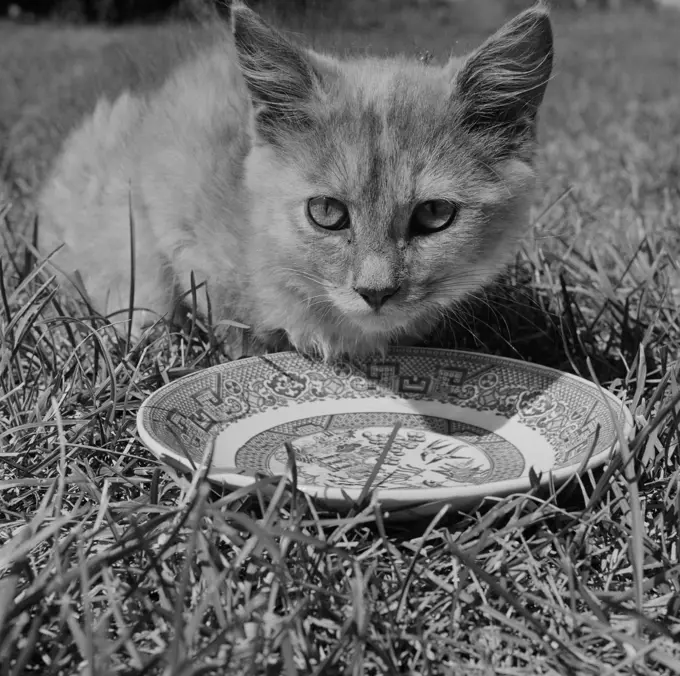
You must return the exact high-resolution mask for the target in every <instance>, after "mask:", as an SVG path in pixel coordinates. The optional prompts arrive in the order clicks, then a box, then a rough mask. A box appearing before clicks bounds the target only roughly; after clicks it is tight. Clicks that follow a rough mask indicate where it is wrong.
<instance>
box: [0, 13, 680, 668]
mask: <svg viewBox="0 0 680 676" xmlns="http://www.w3.org/2000/svg"><path fill="white" fill-rule="evenodd" d="M421 4H422V3H421ZM435 4H437V3H435ZM414 5H415V3H414ZM437 6H438V7H439V9H436V10H432V11H431V12H423V11H422V9H421V10H420V11H418V10H417V9H408V8H406V9H402V11H400V12H398V13H394V14H390V15H388V16H387V17H384V18H383V19H381V20H380V21H377V20H373V21H372V20H370V19H369V18H363V19H362V20H361V21H358V20H355V21H354V22H353V24H352V25H349V26H348V27H347V28H346V29H344V30H339V29H338V28H337V27H329V26H328V24H326V25H321V26H317V27H316V28H315V30H314V32H313V34H312V35H311V40H312V42H313V43H315V44H318V45H320V46H324V47H326V48H331V47H337V48H341V49H345V48H350V49H351V48H358V49H361V50H366V49H367V50H368V51H371V52H374V53H378V54H379V53H383V52H385V51H386V50H397V49H401V50H404V51H407V52H409V53H419V52H420V51H421V50H425V49H427V50H429V51H430V52H432V53H433V54H434V55H435V56H436V57H442V56H445V54H446V53H447V52H448V51H449V49H451V48H452V47H454V48H458V49H462V48H464V47H465V46H468V45H469V44H474V42H476V41H477V39H478V38H479V35H481V34H483V33H484V32H485V31H486V30H488V29H489V28H490V26H487V25H481V24H480V23H476V24H475V25H474V26H468V25H465V26H463V25H462V24H459V23H458V22H456V21H453V20H452V21H449V22H447V20H446V18H447V15H445V14H444V11H445V10H444V9H443V6H444V3H438V4H437ZM554 26H555V33H556V52H557V62H556V68H555V74H554V80H553V82H552V83H551V85H550V87H549V93H548V97H547V101H546V105H545V108H544V110H543V116H542V123H541V127H542V128H541V141H542V145H543V148H542V151H541V159H542V162H543V164H544V186H543V189H542V190H541V191H540V192H539V193H538V194H537V197H536V204H535V209H534V228H533V236H532V238H531V239H530V240H529V241H527V242H526V245H525V247H524V249H523V251H522V252H521V253H520V255H519V256H518V259H517V263H516V265H515V266H513V268H512V269H511V270H510V271H509V273H508V275H507V277H506V278H504V279H503V280H502V281H501V282H499V284H498V285H497V286H496V287H495V288H494V289H492V290H490V291H489V292H488V293H487V294H485V295H484V297H483V298H480V299H477V300H476V301H475V302H472V303H470V304H469V305H468V306H466V308H464V310H465V311H464V312H463V313H462V314H461V316H460V321H459V325H458V326H454V327H450V328H449V330H447V331H444V332H441V333H440V334H438V335H437V336H435V337H434V338H433V344H437V345H446V346H450V347H468V348H474V349H479V350H484V351H491V352H495V353H498V354H503V355H506V356H511V357H516V358H521V359H530V360H533V361H535V362H538V363H543V364H546V365H550V366H556V367H558V368H562V369H564V370H567V371H570V372H576V373H580V374H581V375H583V376H585V377H588V378H591V379H593V378H595V379H597V380H598V381H599V382H601V384H602V385H604V386H605V387H607V388H608V389H610V390H611V391H613V392H615V393H616V394H617V395H618V396H620V397H621V398H623V399H625V401H626V403H627V404H628V405H629V407H630V409H631V411H632V412H633V414H634V417H635V423H636V434H635V436H634V438H633V439H632V440H631V441H630V443H627V444H624V446H623V448H622V453H621V455H620V456H619V457H618V458H617V459H616V460H615V461H614V462H612V463H611V465H609V466H608V467H607V468H605V469H604V470H602V471H598V472H595V473H588V474H585V475H583V476H581V477H580V478H579V479H578V480H575V481H574V482H573V483H572V484H570V485H568V486H567V487H566V488H565V489H564V490H562V491H561V492H560V493H559V494H557V495H555V494H551V493H549V492H545V491H535V492H533V493H532V494H530V495H516V496H510V497H508V498H506V499H503V500H500V501H493V500H490V501H488V503H487V504H486V505H484V506H483V507H482V508H480V509H479V510H477V511H473V512H470V513H466V514H455V515H446V516H442V517H441V518H440V517H437V518H435V519H434V520H432V521H429V522H423V523H416V524H408V525H405V526H404V525H401V526H400V525H399V524H392V523H390V522H389V521H385V519H383V517H382V516H381V513H380V512H379V511H378V510H377V509H375V508H374V506H372V505H369V506H367V507H366V509H364V510H363V511H361V512H359V513H356V514H353V515H351V516H349V517H343V518H339V517H337V516H335V515H332V514H319V513H317V511H316V510H315V509H314V506H313V505H312V504H309V503H308V502H307V501H305V499H304V498H303V497H301V496H299V495H298V496H294V495H292V493H291V490H290V488H289V487H288V486H286V485H285V484H284V483H280V484H279V485H278V490H277V491H276V493H275V495H274V497H273V498H272V499H266V498H264V497H262V495H260V494H258V492H257V490H256V489H248V490H246V489H242V490H240V491H236V492H232V493H227V492H219V491H217V490H215V489H214V487H211V486H210V485H208V484H207V483H206V482H205V481H204V479H203V477H202V476H199V475H197V476H196V477H194V478H193V479H192V478H191V477H187V476H183V475H181V474H178V473H176V472H175V471H174V470H173V469H171V468H168V467H165V466H160V465H159V464H158V462H157V461H156V460H155V459H154V458H153V457H152V456H151V455H150V453H148V452H147V451H146V450H145V449H144V448H143V446H142V445H141V443H140V441H139V438H138V436H137V434H136V430H135V413H136V411H137V409H138V407H139V404H140V403H141V401H142V400H143V399H144V398H145V396H147V395H148V394H149V393H151V392H152V391H154V390H155V389H157V388H158V387H159V386H161V385H162V384H164V383H165V382H168V381H170V380H172V379H174V378H177V377H178V376H180V375H182V374H184V373H189V372H192V371H194V370H196V369H198V368H201V367H204V366H208V365H211V364H214V363H217V362H218V361H219V360H220V359H222V357H221V356H220V355H219V353H218V352H217V351H216V350H215V349H214V347H212V346H211V344H210V341H208V340H207V339H206V337H205V335H203V334H202V333H200V332H193V333H190V334H186V333H185V334H180V333H177V334H172V335H170V334H167V333H164V334H163V335H156V336H154V337H153V338H152V339H149V340H147V341H145V342H143V343H142V344H140V345H138V346H134V347H132V348H131V349H129V348H128V346H126V345H125V344H124V341H122V342H121V341H118V342H116V341H115V339H114V337H113V334H112V333H111V331H110V329H108V328H107V327H106V325H105V322H103V321H102V320H100V319H97V318H91V317H88V316H87V315H86V314H84V313H83V311H82V308H79V307H77V306H76V305H75V304H74V302H73V301H72V300H71V299H68V298H64V297H61V296H60V295H58V294H57V293H56V289H55V286H54V283H53V281H52V280H51V279H50V277H49V275H48V274H47V273H46V271H45V270H44V269H43V268H40V267H38V268H33V270H32V271H31V269H30V268H29V265H28V262H30V261H28V260H27V258H26V256H25V255H24V253H23V248H22V247H21V245H20V242H21V239H20V236H19V235H20V232H24V233H30V228H28V227H26V226H25V225H24V224H22V223H21V211H22V209H21V204H22V202H23V200H24V199H25V198H27V197H30V194H31V192H32V191H33V190H34V188H35V184H36V181H37V179H38V177H39V174H40V171H41V166H42V164H44V162H45V161H46V160H45V158H46V157H47V155H48V154H49V152H51V147H52V145H53V144H54V138H53V137H52V136H51V135H50V134H49V133H47V132H44V133H43V135H41V132H40V129H41V127H40V125H41V121H43V120H44V119H45V118H47V117H49V116H50V115H59V114H60V111H59V110H56V109H54V108H51V107H50V105H51V103H53V102H54V101H55V100H64V99H63V97H64V93H63V92H64V91H65V87H66V86H67V83H68V82H69V81H70V79H71V77H72V75H73V72H74V70H73V69H78V68H84V67H85V65H86V64H87V65H91V64H92V62H93V61H95V60H96V58H97V55H98V54H99V50H100V48H101V46H102V45H103V44H105V43H108V42H109V41H111V40H117V39H120V40H124V41H125V40H131V39H132V38H130V35H131V34H130V33H129V32H128V33H122V34H121V33H110V34H103V33H102V32H101V31H99V30H98V29H83V30H78V31H76V30H75V29H69V28H55V27H22V28H20V29H19V28H17V27H15V26H11V25H9V24H4V25H3V24H0V63H2V64H3V67H2V68H0V148H1V147H2V145H4V146H5V151H6V152H7V154H8V155H10V156H11V160H12V162H11V165H10V166H9V167H8V168H7V173H6V175H5V178H6V182H5V191H4V200H5V206H3V207H2V210H1V211H0V217H2V218H3V219H4V222H3V224H2V226H1V227H2V235H3V240H2V241H3V242H4V244H3V245H2V246H3V247H4V249H3V251H2V252H1V255H0V262H2V266H3V267H2V277H1V279H2V284H1V285H0V525H1V530H0V676H4V675H8V676H9V675H12V676H18V675H19V674H23V673H26V674H41V675H45V676H47V675H51V674H75V673H83V674H92V675H93V676H94V675H96V676H99V675H108V674H155V673H163V674H167V675H170V674H172V675H173V676H180V675H182V676H184V675H189V674H220V675H222V674H264V673H267V674H287V675H288V674H356V675H359V674H414V675H415V674H455V675H457V674H464V675H466V676H467V675H471V676H474V675H477V674H479V675H482V674H484V675H490V674H578V675H581V674H597V675H598V676H599V675H602V676H604V675H605V674H607V675H612V676H613V675H614V674H629V673H634V674H650V675H651V674H654V675H659V674H675V673H680V646H679V645H678V642H677V637H678V636H679V634H678V632H679V631H680V559H679V556H680V552H679V545H680V533H679V529H678V525H679V523H680V492H679V491H678V476H679V475H680V460H679V459H678V441H679V440H680V435H679V433H678V414H679V410H678V405H677V404H678V400H679V396H678V390H679V389H680V381H679V378H678V373H679V371H678V367H679V365H680V356H679V353H680V349H679V347H680V257H679V254H680V223H679V218H680V217H679V214H680V114H679V113H678V111H680V88H679V87H678V82H679V73H680V50H678V47H677V36H678V35H680V12H674V11H672V10H668V11H664V12H649V11H644V10H637V11H632V10H626V11H621V12H612V13H595V12H592V11H587V12H582V13H578V14H568V13H558V14H556V15H555V16H554ZM138 30H139V31H140V32H139V33H135V36H136V38H135V39H138V38H139V36H140V35H141V36H142V37H144V34H145V31H147V32H148V31H151V30H152V29H138ZM28 51H30V52H31V58H30V61H29V60H26V58H27V57H26V53H27V52H28ZM22 59H23V60H24V61H22ZM10 62H12V63H14V64H16V63H18V62H21V64H23V65H18V66H17V65H14V66H9V65H8V64H10ZM24 62H25V63H24ZM46 72H49V73H53V74H54V75H53V76H50V77H46V75H45V73H46ZM55 97H56V98H55ZM60 97H61V98H60ZM0 195H2V193H0ZM0 199H2V197H1V196H0ZM10 199H11V200H12V203H13V206H12V207H11V209H10Z"/></svg>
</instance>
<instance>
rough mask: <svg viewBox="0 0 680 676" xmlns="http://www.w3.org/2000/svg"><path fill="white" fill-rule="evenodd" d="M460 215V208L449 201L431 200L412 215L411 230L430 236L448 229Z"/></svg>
mask: <svg viewBox="0 0 680 676" xmlns="http://www.w3.org/2000/svg"><path fill="white" fill-rule="evenodd" d="M457 215H458V206H457V205H456V204H454V203H453V202H449V201H448V200H429V201H428V202H422V203H421V204H419V205H418V206H417V207H416V208H415V209H414V210H413V213H412V214H411V230H412V231H413V233H414V234H416V235H429V234H431V233H433V232H439V231H440V230H444V229H445V228H448V227H449V226H450V225H451V223H453V221H454V220H455V219H456V216H457Z"/></svg>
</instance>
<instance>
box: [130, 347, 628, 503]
mask: <svg viewBox="0 0 680 676" xmlns="http://www.w3.org/2000/svg"><path fill="white" fill-rule="evenodd" d="M423 373H425V374H427V375H423ZM236 376H238V378H239V379H237V377H236ZM376 395H379V396H382V397H388V398H398V399H399V398H401V399H403V398H408V399H430V400H439V401H446V402H450V403H455V404H456V405H459V406H467V407H471V408H474V409H477V410H488V411H494V412H497V413H500V414H502V415H506V416H507V417H511V416H517V417H519V419H520V420H521V422H522V423H523V424H524V425H526V426H528V427H530V428H532V429H535V430H538V431H540V432H541V434H543V435H544V436H545V437H546V438H547V439H549V440H550V442H551V443H552V445H553V447H554V448H555V449H558V450H559V453H558V456H557V462H556V465H555V468H554V470H553V471H552V472H551V475H552V480H553V481H555V482H559V481H561V480H564V479H566V478H568V477H569V476H571V475H572V474H573V473H575V472H576V471H578V469H579V466H580V465H582V464H584V463H585V464H586V465H587V467H588V468H592V467H594V466H596V465H599V464H601V463H602V462H605V461H606V459H607V457H608V456H609V454H610V452H611V451H612V449H613V447H615V446H616V440H617V430H616V428H617V426H618V427H619V429H621V430H622V431H623V433H624V434H625V435H630V433H631V431H632V416H631V415H630V412H629V411H628V409H627V408H626V407H625V406H624V405H623V404H622V402H621V401H619V400H618V399H617V398H616V397H615V396H614V395H613V394H611V393H609V392H607V391H606V390H603V389H601V388H599V387H598V386H597V385H595V384H594V383H590V382H588V381H586V380H584V379H582V378H580V377H578V376H575V375H572V374H567V373H562V372H560V371H557V370H555V369H551V368H549V367H544V366H539V365H536V364H531V363H528V362H522V361H518V360H514V359H510V358H507V357H496V356H493V355H486V354H481V353H476V352H467V351H460V350H440V349H436V348H424V349H421V348H406V347H403V348H393V349H391V350H390V351H389V352H388V355H387V356H386V357H385V358H384V359H380V360H377V359H374V360H366V361H358V362H355V363H349V362H339V363H337V364H335V365H332V366H326V365H324V364H322V363H319V362H317V361H315V360H312V359H310V358H308V357H305V356H303V355H300V354H297V353H293V352H282V353H275V354H271V355H266V356H264V357H252V358H249V359H243V360H239V361H236V362H229V363H226V364H220V365H218V366H214V367H211V368H208V369H204V370H202V371H200V372H198V373H195V374H191V375H189V376H185V377H184V378H181V379H179V380H177V381H174V382H172V383H169V384H168V385H165V386H164V387H162V388H160V389H159V390H157V391H156V392H154V393H153V394H152V395H150V396H149V397H148V398H147V399H146V400H145V401H144V402H143V404H142V406H141V407H140V409H139V412H138V415H137V425H138V430H139V433H140V437H141V438H142V441H143V442H144V443H145V445H147V446H148V447H149V449H150V450H151V451H152V452H154V453H155V454H156V455H158V456H159V457H162V458H164V459H168V458H170V459H173V460H174V461H176V462H179V464H180V465H181V466H183V467H185V468H188V469H191V467H192V463H193V464H194V465H197V464H200V462H201V458H202V457H203V455H204V453H205V449H206V447H207V446H208V442H209V440H210V439H212V438H214V437H215V435H216V434H218V433H219V431H221V430H222V429H224V428H226V427H228V426H229V425H230V424H231V423H233V422H234V421H236V420H239V419H243V418H244V417H247V416H250V415H252V414H253V413H261V412H265V411H267V410H270V409H277V408H281V407H285V406H290V405H292V404H294V403H299V402H303V401H313V400H320V399H324V398H330V399H336V398H347V397H349V398H355V399H361V398H364V397H375V396H376ZM574 398H576V399H577V400H578V399H581V400H584V401H586V402H588V403H587V404H583V402H582V403H581V405H580V406H579V405H575V403H576V404H578V401H576V402H574ZM565 399H566V400H567V401H566V402H565ZM211 478H213V479H215V480H217V481H221V482H224V483H226V484H228V485H231V486H243V485H247V484H249V483H252V482H253V481H254V480H255V478H254V477H253V476H252V473H249V472H247V471H243V470H236V469H235V468H218V469H214V470H211ZM546 480H547V477H546ZM302 488H303V489H305V488H306V487H304V486H303V487H302ZM308 488H309V489H310V490H309V492H310V493H312V494H316V495H319V494H320V493H323V496H324V497H327V498H329V499H332V500H340V502H345V497H343V495H342V494H343V492H344V493H346V494H349V497H352V495H351V493H352V491H347V489H344V491H340V490H339V489H333V488H324V489H319V488H318V487H311V486H310V487H308ZM528 488H529V484H528V480H527V479H526V478H523V479H517V480H512V481H501V482H495V483H492V484H483V485H482V486H479V487H463V488H460V487H457V488H451V489H448V488H447V489H384V490H381V496H384V497H385V498H386V499H388V498H390V497H391V498H392V499H395V500H397V501H403V500H407V501H408V502H411V501H423V500H430V499H432V500H440V499H448V498H455V497H456V496H459V497H464V496H465V495H467V494H468V493H469V492H470V491H471V490H475V489H476V491H477V492H480V489H481V491H482V492H483V493H484V494H493V493H495V492H498V493H499V494H500V493H505V492H507V490H511V491H512V492H514V491H521V490H526V489H528ZM442 492H443V493H442ZM452 493H455V495H452ZM388 494H392V495H391V496H390V495H388ZM406 494H407V495H406ZM440 494H441V495H440ZM329 496H330V497H329Z"/></svg>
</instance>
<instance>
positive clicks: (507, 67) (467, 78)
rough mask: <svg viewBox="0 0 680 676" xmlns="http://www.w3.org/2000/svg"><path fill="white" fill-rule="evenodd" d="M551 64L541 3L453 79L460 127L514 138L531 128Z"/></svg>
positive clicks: (507, 27)
mask: <svg viewBox="0 0 680 676" xmlns="http://www.w3.org/2000/svg"><path fill="white" fill-rule="evenodd" d="M552 62H553V35H552V28H551V25H550V18H549V16H548V11H547V9H546V8H545V7H544V6H543V4H542V3H540V2H539V3H538V4H537V5H535V6H533V7H531V8H530V9H527V10H525V11H524V12H522V13H521V14H519V15H518V16H516V17H515V18H514V19H512V20H511V21H509V22H508V23H507V24H505V26H503V27H502V28H501V29H500V30H499V31H498V32H497V33H496V34H495V35H492V36H491V37H490V38H489V39H488V40H487V41H486V42H484V43H483V44H482V45H481V47H479V48H478V49H476V50H475V51H474V52H472V54H471V55H470V56H469V57H468V58H467V59H466V60H465V62H464V63H463V65H462V66H461V68H460V69H459V70H458V71H457V72H456V73H455V75H454V86H455V97H456V100H457V101H458V103H459V105H461V107H462V109H461V112H462V123H463V125H464V126H467V127H469V128H472V129H473V130H476V131H482V132H483V131H491V130H493V131H494V132H496V133H498V132H501V133H504V134H505V135H508V134H510V135H513V134H516V133H521V132H523V131H526V130H527V129H528V128H530V129H532V128H533V126H534V122H535V118H536V113H537V112H538V109H539V107H540V105H541V102H542V101H543V95H544V94H545V90H546V86H547V84H548V80H549V79H550V73H551V70H552Z"/></svg>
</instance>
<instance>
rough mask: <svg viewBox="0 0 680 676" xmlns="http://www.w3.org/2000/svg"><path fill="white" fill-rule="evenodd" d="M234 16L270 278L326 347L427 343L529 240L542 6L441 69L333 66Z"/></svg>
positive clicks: (542, 72)
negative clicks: (302, 307)
mask: <svg viewBox="0 0 680 676" xmlns="http://www.w3.org/2000/svg"><path fill="white" fill-rule="evenodd" d="M232 12H233V19H232V24H233V29H234V36H235V43H236V48H237V51H238V54H239V59H240V65H241V70H242V72H243V75H244V78H245V81H246V84H247V86H248V89H249V91H250V94H251V97H252V101H253V130H254V131H253V138H254V142H253V148H252V150H251V153H250V156H249V158H248V161H247V164H246V181H247V183H248V187H249V189H250V192H251V198H252V208H253V213H254V218H253V227H254V228H256V229H257V228H258V224H260V226H259V229H258V231H257V232H256V233H253V234H254V236H255V237H256V238H257V244H256V246H257V247H258V248H259V253H260V259H261V260H262V268H261V272H264V273H265V274H267V275H268V276H269V280H270V282H271V281H272V280H274V281H275V284H276V285H280V287H281V288H282V289H284V288H285V289H286V290H287V291H288V292H290V291H291V290H292V291H293V292H294V293H295V294H297V295H298V297H299V299H300V301H301V302H303V303H307V304H308V307H309V312H310V316H309V322H310V325H318V326H319V327H322V326H323V327H325V329H327V330H326V331H325V332H326V334H327V335H326V338H320V339H319V340H318V341H317V342H318V343H324V341H326V342H327V340H331V341H332V340H335V339H334V338H332V337H331V338H328V336H333V335H337V336H338V338H337V339H338V341H339V342H340V343H342V342H343V340H342V336H343V335H344V336H347V335H350V336H351V335H354V336H356V337H357V341H356V342H357V344H359V343H365V344H366V345H368V346H369V348H370V346H371V345H374V346H375V347H377V348H381V347H383V346H384V344H385V342H386V341H388V340H390V339H394V338H396V337H398V336H399V334H404V333H405V334H417V333H419V332H421V331H422V330H423V329H424V328H429V327H430V326H431V325H432V324H433V323H434V322H435V321H436V319H437V318H438V317H440V316H441V315H442V313H443V312H445V311H446V310H447V309H449V308H451V307H452V306H455V304H456V302H457V301H459V300H460V299H461V298H463V297H465V296H467V295H469V294H474V293H475V291H477V290H479V288H480V287H481V286H482V285H484V284H485V283H487V282H488V281H489V280H490V279H491V278H493V277H494V276H495V275H496V274H497V273H498V272H499V271H500V270H501V269H502V268H503V267H504V265H505V264H507V262H508V260H509V258H510V257H511V256H513V255H514V253H515V252H516V249H517V244H518V240H519V239H520V238H521V236H523V235H524V233H525V231H526V227H527V225H528V210H529V203H530V199H531V193H532V190H533V186H534V179H535V170H534V166H533V165H534V151H535V145H536V134H535V132H536V114H537V111H538V108H539V106H540V104H541V102H542V99H543V95H544V92H545V88H546V85H547V82H548V80H549V78H550V73H551V68H552V54H553V46H552V31H551V27H550V21H549V18H548V15H547V12H546V10H545V9H544V8H542V6H536V7H534V8H532V9H530V10H527V11H525V12H524V13H522V14H520V15H519V16H517V17H516V18H515V19H514V20H512V21H510V22H509V23H508V24H506V25H505V26H504V27H503V28H502V29H501V30H500V31H499V32H497V33H496V34H495V35H494V36H492V37H491V38H489V39H488V40H487V41H486V42H485V43H484V44H483V45H482V46H481V47H480V48H478V49H477V50H476V51H474V52H473V53H472V54H470V55H469V56H467V57H466V58H464V59H459V58H452V59H451V60H450V61H449V62H448V63H446V64H444V65H432V64H425V63H423V62H421V61H419V60H417V59H411V60H409V59H405V58H393V59H374V58H356V59H344V60H338V59H335V58H332V57H329V56H326V55H321V54H319V53H316V52H313V51H311V50H309V49H304V48H302V47H299V46H297V45H295V44H294V43H293V42H291V41H290V40H289V39H287V38H285V37H283V36H282V35H281V34H279V33H278V32H276V31H275V30H273V29H272V28H270V27H269V26H268V25H266V24H265V23H264V22H263V21H262V20H261V19H260V18H259V17H258V16H257V15H256V14H255V13H254V12H252V11H250V10H249V9H247V8H245V7H244V6H243V5H241V4H238V3H237V4H235V5H234V7H233V10H232ZM263 224H264V225H263ZM315 322H316V324H315ZM320 330H321V329H320ZM322 332H323V331H322ZM312 342H314V341H312ZM345 342H347V341H345ZM298 347H300V346H298ZM303 347H304V346H303ZM341 348H342V346H340V349H341ZM322 349H323V350H324V351H330V352H334V351H337V350H336V346H330V347H329V346H327V345H322Z"/></svg>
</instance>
